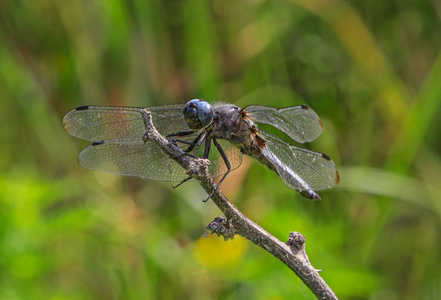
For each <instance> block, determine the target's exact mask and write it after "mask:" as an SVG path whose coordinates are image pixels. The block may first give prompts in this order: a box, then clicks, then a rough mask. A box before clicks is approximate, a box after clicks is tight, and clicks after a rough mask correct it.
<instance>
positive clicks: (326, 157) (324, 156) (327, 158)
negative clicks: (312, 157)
mask: <svg viewBox="0 0 441 300" xmlns="http://www.w3.org/2000/svg"><path fill="white" fill-rule="evenodd" d="M322 157H323V158H324V159H326V160H329V161H331V158H330V157H329V156H327V155H326V154H325V153H322Z"/></svg>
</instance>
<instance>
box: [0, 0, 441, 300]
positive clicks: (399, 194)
mask: <svg viewBox="0 0 441 300" xmlns="http://www.w3.org/2000/svg"><path fill="white" fill-rule="evenodd" d="M440 21H441V2H439V1H438V0H404V1H403V0H392V1H375V2H374V1H368V0H358V1H341V0H293V1H265V0H248V1H222V0H216V1H210V2H208V1H202V0H187V1H178V0H175V1H159V0H150V1H145V0H130V1H122V0H92V1H86V0H79V1H57V0H34V1H26V0H11V1H5V0H3V1H0V112H1V117H0V124H1V131H0V139H1V143H0V170H1V173H0V190H1V192H0V299H286V298H290V299H314V296H313V295H312V294H311V293H310V292H309V290H308V289H307V288H306V287H305V286H304V285H303V284H302V283H301V281H300V280H299V279H298V278H297V277H296V276H295V275H293V274H292V272H291V271H290V270H289V269H288V268H286V267H285V266H284V265H282V264H281V263H280V262H279V261H278V260H276V259H275V258H273V257H271V256H270V255H269V254H268V253H267V252H265V251H263V250H262V249H260V248H258V247H256V246H254V245H253V244H251V243H250V242H248V241H247V240H244V239H242V238H240V237H238V238H236V239H235V240H234V241H232V242H231V241H230V242H224V241H223V240H222V239H221V238H217V237H213V236H210V237H208V238H206V239H204V238H202V235H203V228H204V226H205V225H206V224H208V223H209V222H210V221H211V220H212V219H213V218H214V217H216V216H219V215H220V214H221V213H220V211H219V210H218V209H217V208H216V207H215V206H214V204H213V203H211V202H207V203H203V202H202V201H201V200H202V199H203V198H204V197H206V194H205V193H204V191H203V190H202V189H201V188H200V186H199V185H198V184H197V183H196V182H190V183H186V184H185V185H183V186H182V187H180V188H179V189H177V190H173V189H172V188H171V184H170V183H160V182H152V181H148V180H141V179H137V178H123V177H120V176H114V175H108V174H103V173H98V172H92V171H87V170H84V169H81V168H80V167H79V166H78V164H77V162H76V156H77V154H78V152H79V151H80V150H81V149H82V148H83V147H85V146H86V145H87V143H85V142H83V141H80V140H77V139H74V138H72V137H70V136H69V135H67V134H66V133H65V132H64V131H63V128H62V125H61V119H62V117H63V115H64V114H65V113H66V112H67V111H68V110H70V109H72V108H74V107H76V106H79V105H86V104H104V105H133V106H150V105H157V104H165V103H182V102H183V101H188V100H190V99H193V98H204V99H207V100H209V101H216V100H220V101H225V102H229V103H233V104H236V105H238V106H245V105H247V104H252V103H259V104H266V105H271V106H275V107H283V106H290V105H298V104H306V105H308V106H310V107H312V108H313V109H314V110H315V111H316V112H317V113H318V114H319V116H320V117H321V119H322V121H323V123H324V126H325V131H324V133H323V134H322V136H320V137H319V138H318V139H317V140H316V141H314V142H313V143H311V144H310V145H307V146H306V147H308V148H311V149H314V150H317V151H321V152H325V153H327V154H328V155H329V156H330V157H331V158H332V159H333V160H334V161H335V162H336V164H337V166H338V169H339V171H340V174H341V183H340V184H339V186H338V187H337V188H335V189H332V190H329V191H323V192H321V193H320V195H321V196H322V199H323V200H322V201H320V202H311V201H308V200H306V199H304V198H302V197H300V196H299V194H298V193H296V192H294V191H292V190H290V189H288V188H286V187H285V185H284V184H283V182H282V180H281V179H280V178H278V177H277V176H275V174H274V173H272V172H271V171H269V170H267V169H266V168H265V167H263V166H261V165H259V164H258V163H255V162H253V161H251V160H245V161H244V162H243V164H242V166H241V168H239V169H238V170H236V171H235V172H233V173H232V174H231V175H230V176H229V177H228V178H227V179H228V180H227V181H226V182H225V183H224V184H222V187H221V188H222V191H223V192H224V193H225V194H226V195H227V196H228V197H229V198H230V200H231V201H233V202H234V203H235V204H236V205H237V206H238V207H239V208H240V209H241V210H242V211H243V212H244V213H245V214H246V215H248V216H249V217H250V218H251V219H252V220H254V221H256V222H258V224H259V225H261V226H262V227H264V228H266V229H267V230H268V231H269V232H271V233H272V234H274V235H275V236H276V237H277V238H279V239H281V240H286V239H287V237H288V234H289V231H300V232H301V233H302V234H304V235H305V237H306V249H307V253H308V255H309V258H310V260H311V262H312V264H313V265H314V267H316V268H318V269H321V270H323V271H322V273H321V274H322V276H323V277H324V278H325V280H326V281H327V282H328V283H329V285H330V286H331V288H332V289H333V290H334V291H335V293H336V294H337V295H338V296H339V297H340V298H342V299H441V234H440V232H441V230H440V229H441V202H440V199H441V158H440V149H441V142H440V136H441V134H440V131H441V126H440V125H441V122H440V121H439V115H440V113H441V109H440V102H441V51H440V50H441V22H440Z"/></svg>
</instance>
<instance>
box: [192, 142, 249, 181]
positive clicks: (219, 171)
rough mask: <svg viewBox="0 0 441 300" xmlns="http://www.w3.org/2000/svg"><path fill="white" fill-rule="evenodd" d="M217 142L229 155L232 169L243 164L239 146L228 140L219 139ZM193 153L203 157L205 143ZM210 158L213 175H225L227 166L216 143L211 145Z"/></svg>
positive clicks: (210, 168)
mask: <svg viewBox="0 0 441 300" xmlns="http://www.w3.org/2000/svg"><path fill="white" fill-rule="evenodd" d="M217 142H218V143H219V145H220V146H221V148H222V150H223V151H224V153H225V155H226V156H227V159H228V162H229V163H230V167H231V171H233V170H235V169H237V168H238V167H239V166H240V165H241V164H242V153H241V152H240V151H239V148H237V147H236V146H234V145H233V144H232V143H230V142H229V141H227V140H217ZM191 154H193V155H197V156H199V157H203V156H204V144H202V145H201V146H199V147H196V148H195V149H194V150H193V151H192V152H191ZM208 159H209V160H210V166H209V167H208V168H209V170H210V174H211V176H213V177H218V176H221V175H224V174H225V173H226V172H227V170H228V169H227V166H226V164H225V162H224V160H223V158H222V156H221V154H220V153H219V151H218V149H217V148H216V147H215V146H214V145H211V148H210V154H209V156H208Z"/></svg>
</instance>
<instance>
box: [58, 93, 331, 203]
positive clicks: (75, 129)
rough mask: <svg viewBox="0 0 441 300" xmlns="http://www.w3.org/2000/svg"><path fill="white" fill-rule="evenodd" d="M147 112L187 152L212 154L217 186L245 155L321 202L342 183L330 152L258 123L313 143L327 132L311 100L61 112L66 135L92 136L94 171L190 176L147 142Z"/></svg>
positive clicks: (87, 164)
mask: <svg viewBox="0 0 441 300" xmlns="http://www.w3.org/2000/svg"><path fill="white" fill-rule="evenodd" d="M145 111H148V112H150V114H151V117H152V123H153V125H154V126H155V128H156V129H157V130H158V132H159V133H160V134H161V135H163V136H165V137H166V138H169V139H173V140H174V141H175V142H177V143H179V145H183V146H185V149H184V150H183V151H184V153H185V154H187V155H189V156H193V157H202V158H205V159H208V160H210V165H209V171H210V174H211V175H212V176H213V177H221V176H222V177H221V179H220V180H219V181H218V184H217V185H216V188H215V189H214V190H216V189H217V188H218V187H219V185H220V184H221V183H222V181H223V180H224V179H225V178H226V176H227V175H228V174H229V173H230V172H231V171H233V170H235V169H237V168H238V167H239V166H240V165H241V162H242V155H243V154H245V155H248V156H250V157H252V158H255V159H256V160H257V161H259V162H260V163H262V164H263V165H265V166H266V167H268V168H269V169H270V170H271V171H274V172H275V173H276V174H277V175H278V176H280V177H281V178H282V180H283V182H284V183H285V185H286V186H287V187H289V188H290V189H293V190H296V191H298V192H299V193H300V194H301V195H302V196H303V197H305V198H308V199H315V200H320V196H319V195H318V194H317V193H316V192H315V191H318V190H324V189H328V188H332V187H334V186H335V185H337V184H338V182H339V173H338V171H337V170H336V167H335V164H334V162H333V161H332V160H331V159H330V158H329V156H328V155H326V154H324V153H320V152H314V151H310V150H307V149H303V148H300V147H296V146H294V145H292V144H290V143H287V142H285V141H283V140H282V139H281V138H279V137H277V136H276V135H274V134H272V133H270V132H268V131H266V130H263V129H261V128H259V127H258V124H268V125H270V126H272V127H274V128H276V129H277V130H279V131H281V132H283V133H285V134H286V135H288V136H289V137H290V138H291V139H292V140H294V141H296V142H298V143H301V144H302V143H306V142H311V141H313V140H315V139H316V138H317V137H318V136H319V135H320V134H321V132H322V130H323V124H322V122H321V120H320V118H319V117H318V116H317V114H316V113H315V112H314V111H313V110H312V109H310V108H309V107H307V106H305V105H298V106H291V107H286V108H273V107H269V106H263V105H249V106H246V107H244V108H239V107H237V106H235V105H232V104H227V103H221V102H216V103H213V104H210V103H208V102H206V101H204V100H201V99H193V100H190V101H189V102H188V103H186V104H185V103H182V104H171V105H170V104H169V105H160V106H152V107H146V108H144V107H130V106H96V105H87V106H80V107H77V108H75V109H73V110H71V111H69V112H68V113H67V114H66V115H65V116H64V118H63V127H64V129H65V131H66V132H67V133H69V134H71V135H72V136H74V137H77V138H80V139H83V140H87V141H90V142H92V143H91V144H90V145H89V146H88V147H86V148H84V149H83V150H82V151H81V152H80V154H79V155H78V162H79V164H80V165H81V166H82V167H83V168H86V169H90V170H95V171H101V172H105V173H111V174H118V175H125V176H135V177H141V178H144V179H151V180H157V181H170V182H181V183H180V184H182V183H183V182H185V181H187V180H189V179H191V178H192V177H191V176H190V177H189V175H187V173H186V170H185V169H184V168H183V167H182V166H181V165H180V164H179V163H177V162H176V161H174V160H173V159H171V158H170V157H169V156H168V155H167V154H166V153H164V152H163V151H162V150H161V149H160V148H159V147H158V146H157V145H156V144H155V143H153V142H151V141H148V140H146V138H145V137H144V133H145V131H146V124H145V122H144V121H143V114H144V113H145ZM213 145H214V147H212V146H213ZM182 148H184V147H182ZM182 148H181V149H182ZM185 154H184V155H185ZM180 184H179V185H180ZM214 190H213V193H214ZM211 196H212V195H210V197H211ZM210 197H209V198H210ZM207 200H208V199H207Z"/></svg>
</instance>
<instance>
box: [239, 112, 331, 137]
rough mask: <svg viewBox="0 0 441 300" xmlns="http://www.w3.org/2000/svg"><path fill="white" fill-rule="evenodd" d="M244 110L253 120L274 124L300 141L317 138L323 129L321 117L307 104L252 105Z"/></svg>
mask: <svg viewBox="0 0 441 300" xmlns="http://www.w3.org/2000/svg"><path fill="white" fill-rule="evenodd" d="M243 111H244V112H245V113H246V115H247V116H248V117H249V118H250V119H251V120H253V121H255V122H257V123H264V124H269V125H272V126H274V127H276V128H277V129H279V130H280V131H283V132H284V133H286V134H287V135H289V136H290V137H291V138H292V139H293V140H295V141H297V142H299V143H305V142H310V141H313V140H315V139H316V138H317V137H318V136H319V135H320V134H321V133H322V130H323V125H322V122H321V120H320V118H319V117H318V116H317V114H316V113H315V112H314V111H313V110H312V109H310V108H309V107H307V106H305V105H299V106H291V107H286V108H273V107H268V106H263V105H250V106H247V107H245V108H244V109H243Z"/></svg>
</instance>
